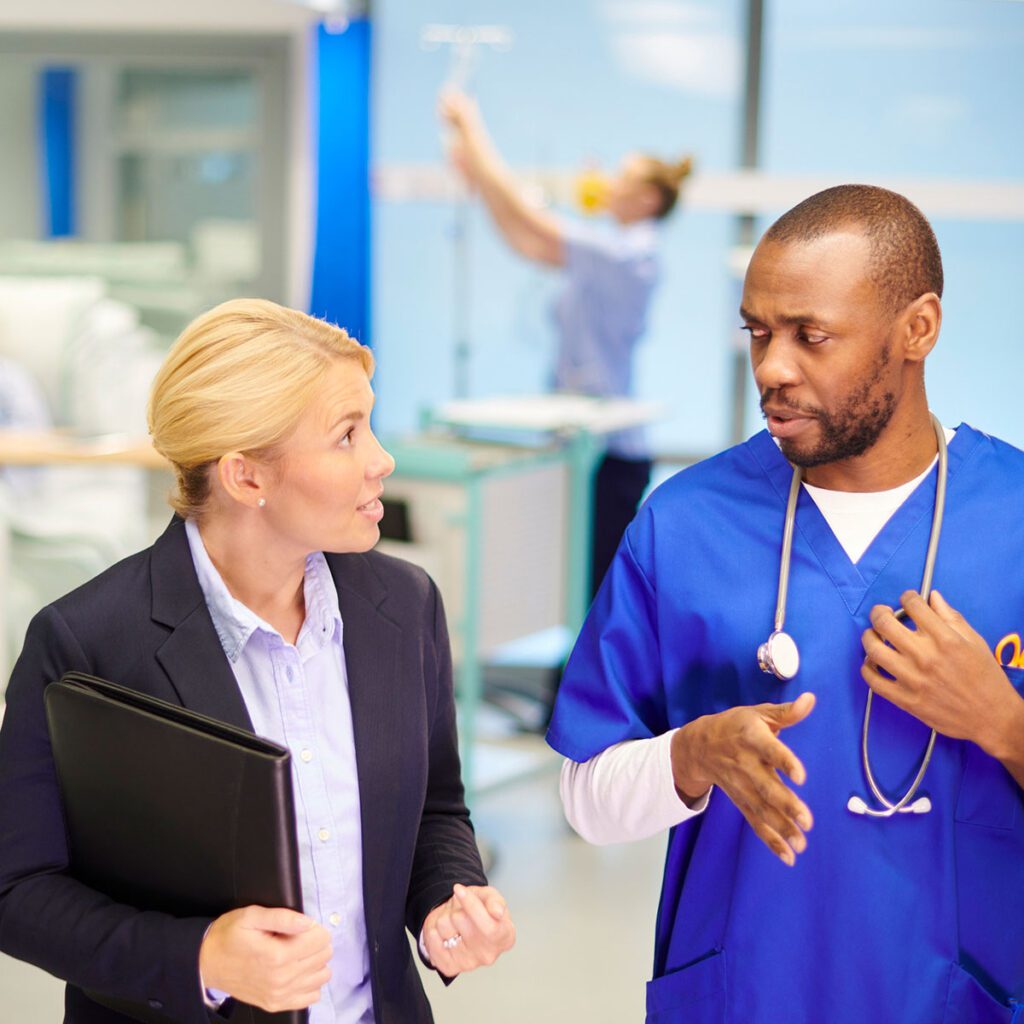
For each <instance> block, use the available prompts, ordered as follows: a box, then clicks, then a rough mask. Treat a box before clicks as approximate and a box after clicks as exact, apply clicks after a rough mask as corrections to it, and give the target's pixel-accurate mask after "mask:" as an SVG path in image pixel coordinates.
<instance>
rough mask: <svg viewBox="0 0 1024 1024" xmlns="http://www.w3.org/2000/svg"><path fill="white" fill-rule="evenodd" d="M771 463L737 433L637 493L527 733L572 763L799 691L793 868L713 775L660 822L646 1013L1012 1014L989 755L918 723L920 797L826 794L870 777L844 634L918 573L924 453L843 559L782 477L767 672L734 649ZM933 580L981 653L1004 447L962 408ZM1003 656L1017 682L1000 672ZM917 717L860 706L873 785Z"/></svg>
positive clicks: (763, 437) (1016, 995)
mask: <svg viewBox="0 0 1024 1024" xmlns="http://www.w3.org/2000/svg"><path fill="white" fill-rule="evenodd" d="M791 474H792V470H791V467H790V466H789V464H788V463H787V462H786V460H785V458H784V457H783V455H782V454H781V452H780V451H779V449H778V447H777V446H776V444H775V443H774V441H773V440H772V438H771V436H770V435H769V434H768V433H767V432H761V433H760V434H757V435H756V436H755V437H753V438H752V439H751V440H749V441H747V442H746V443H745V444H742V445H739V446H737V447H735V448H732V449H730V450H729V451H726V452H724V453H723V454H721V455H719V456H717V457H715V458H713V459H709V460H708V461H706V462H704V463H701V464H700V465H697V466H694V467H692V468H691V469H687V470H685V471H683V472H682V473H680V474H678V475H676V476H675V477H673V478H672V479H671V480H670V481H668V482H667V483H665V484H663V485H662V486H661V487H659V488H658V490H657V491H656V492H655V493H654V494H653V495H652V496H651V498H650V499H649V500H648V502H647V503H646V505H645V506H644V507H643V509H642V510H641V511H640V513H639V515H638V516H637V519H636V520H635V521H634V523H633V524H632V525H631V526H630V528H629V529H628V531H627V533H626V536H625V539H624V540H623V543H622V545H621V547H620V548H619V551H618V553H617V554H616V557H615V561H614V563H613V565H612V568H611V570H610V571H609V574H608V577H607V578H606V580H605V583H604V585H603V586H602V588H601V591H600V594H599V595H598V598H597V601H596V603H595V605H594V607H593V608H592V610H591V612H590V615H589V617H588V619H587V622H586V624H585V625H584V627H583V631H582V633H581V634H580V637H579V640H578V642H577V644H576V648H575V650H574V651H573V654H572V657H571V658H570V661H569V664H568V666H567V668H566V672H565V676H564V679H563V682H562V687H561V691H560V693H559V697H558V702H557V704H556V707H555V713H554V717H553V719H552V724H551V729H550V732H549V734H548V741H549V742H550V743H551V745H552V746H553V747H554V748H555V749H556V750H558V751H560V752H561V753H562V754H564V755H565V756H567V757H569V758H571V759H573V760H576V761H585V760H588V759H589V758H591V757H593V756H594V755H595V754H597V753H599V752H600V751H602V750H604V749H605V748H607V747H608V746H610V745H611V744H613V743H618V742H620V741H622V740H628V739H637V738H645V737H651V736H656V735H659V734H661V733H664V732H665V731H667V730H669V729H672V728H674V727H677V726H680V725H683V724H685V723H686V722H689V721H691V720H692V719H694V718H697V717H699V716H701V715H705V714H710V713H713V712H718V711H723V710H725V709H727V708H730V707H734V706H736V705H743V704H759V703H762V702H765V701H771V702H781V701H788V700H793V699H795V698H796V697H797V696H798V695H799V694H800V693H802V692H803V691H805V690H811V691H813V692H814V693H815V694H816V695H817V698H818V703H817V706H816V707H815V709H814V711H813V712H812V713H811V715H810V717H809V718H807V719H806V720H805V721H803V722H801V723H800V724H798V725H796V726H794V727H792V728H791V729H787V730H786V731H785V732H784V734H783V737H782V738H783V742H785V743H786V744H787V745H788V746H790V747H791V749H792V750H793V751H794V753H795V754H796V755H797V756H798V757H799V758H800V759H801V760H802V761H803V763H804V765H805V766H806V768H807V782H806V784H805V785H804V786H803V787H802V788H801V789H800V795H801V797H802V798H803V799H804V800H805V801H806V803H807V804H808V806H809V807H810V809H811V811H812V813H813V814H814V819H815V825H814V829H813V830H812V831H811V832H810V833H809V835H808V848H807V851H806V852H805V853H804V854H802V855H801V856H800V857H799V858H798V860H797V864H796V866H795V867H794V868H787V867H786V866H785V865H784V864H782V863H781V861H779V860H778V859H777V858H776V857H775V856H774V855H773V854H772V853H771V852H770V851H769V850H768V849H767V848H766V847H765V846H764V845H763V844H762V842H761V841H760V839H758V838H757V836H756V835H755V834H754V832H753V830H752V829H751V828H750V826H749V825H748V824H747V822H746V821H745V819H744V818H743V816H742V815H741V814H740V812H739V811H738V810H737V809H736V807H735V806H734V805H733V803H732V802H731V801H730V800H729V798H728V797H727V796H726V795H725V794H724V793H722V792H720V791H715V792H714V793H713V794H712V796H711V800H710V802H709V805H708V808H707V810H706V811H705V812H704V814H702V815H699V816H697V817H695V818H693V819H691V820H690V821H688V822H686V823H684V824H683V825H680V826H678V827H677V828H675V829H673V830H672V832H671V833H670V839H669V849H668V859H667V862H666V866H665V876H664V882H663V888H662V896H661V906H660V908H659V912H658V923H657V934H656V944H655V961H654V980H653V981H652V982H650V984H649V986H648V993H647V1011H648V1012H647V1021H648V1022H649V1024H667V1022H670V1021H671V1022H675V1021H679V1022H685V1024H709V1022H715V1024H778V1022H780V1021H784V1022H786V1024H820V1022H823V1021H829V1022H835V1024H864V1022H878V1024H954V1022H955V1024H966V1022H969V1024H989V1022H992V1024H995V1022H1009V1021H1011V1019H1013V1020H1017V1019H1020V1020H1024V1013H1021V1014H1020V1016H1019V1017H1014V1013H1015V1009H1014V1000H1015V999H1016V1000H1024V798H1022V793H1021V790H1020V788H1019V787H1018V786H1017V784H1016V783H1015V782H1014V780H1013V778H1012V777H1011V776H1010V775H1009V773H1008V772H1007V771H1006V770H1005V769H1004V768H1003V766H1002V765H1001V764H1000V763H999V762H998V761H996V760H994V759H993V758H990V757H988V756H987V755H986V754H984V753H983V752H982V751H981V749H980V748H978V747H977V746H975V745H974V744H972V743H967V742H964V741H958V740H952V739H949V738H948V737H945V736H939V737H938V740H937V742H936V745H935V752H934V756H933V759H932V763H931V765H930V767H929V769H928V773H927V775H926V776H925V779H924V783H923V785H922V788H921V790H920V793H919V795H928V796H929V797H930V798H931V801H932V808H933V809H932V811H931V813H929V814H924V815H913V814H907V815H896V816H894V817H893V818H889V819H873V818H867V817H861V816H858V815H854V814H851V813H850V812H849V811H848V810H847V809H846V803H847V800H848V799H849V798H850V796H852V795H854V794H858V795H861V796H863V797H865V798H868V797H869V795H870V794H869V790H868V788H867V783H866V781H865V779H864V773H863V768H862V765H861V757H860V745H861V728H862V723H863V715H864V704H865V700H866V697H867V692H868V689H867V686H866V684H865V683H864V682H863V680H862V679H861V676H860V666H861V664H862V661H863V657H864V653H863V648H862V646H861V641H860V636H861V633H862V632H863V630H864V629H866V628H867V627H868V625H869V621H868V613H869V611H870V609H871V607H872V606H873V605H875V604H888V605H890V606H892V605H896V604H897V603H898V600H899V596H900V594H901V593H902V592H903V591H904V590H908V589H917V588H918V587H919V586H920V581H921V574H922V571H923V567H924V559H925V549H926V547H927V543H928V537H929V531H930V527H931V519H932V510H933V507H934V497H935V479H936V471H935V470H934V469H933V470H932V472H931V473H930V474H929V475H928V476H927V477H926V478H925V480H924V481H923V482H922V483H921V485H920V486H919V487H918V488H917V489H916V490H915V491H914V493H913V494H912V495H911V496H910V497H909V498H908V499H907V500H906V502H905V503H904V504H903V505H902V506H901V507H900V508H899V510H898V511H897V512H896V513H895V514H894V515H893V517H892V518H891V519H890V520H889V522H888V523H887V524H886V525H885V526H884V527H883V529H882V530H881V532H880V533H879V534H878V536H877V537H876V538H875V540H874V541H873V542H872V544H871V546H870V547H869V548H868V550H867V551H866V552H865V554H864V555H863V557H862V558H861V560H860V561H859V562H857V563H856V564H853V563H852V562H850V560H849V558H848V557H847V555H846V553H845V552H844V550H843V548H842V547H841V546H840V544H839V542H838V541H837V540H836V538H835V536H834V535H833V533H832V531H831V530H830V529H829V527H828V525H827V523H826V522H825V520H824V518H823V517H822V515H821V513H820V512H819V510H818V508H817V506H816V505H815V504H814V502H813V500H812V499H811V498H810V496H809V495H808V494H807V493H806V492H803V493H801V495H800V501H799V506H798V509H797V516H796V530H795V532H794V539H793V559H792V569H791V576H790V585H789V600H788V609H787V617H786V629H787V632H790V633H791V634H792V635H793V637H794V639H795V640H796V642H797V644H798V645H799V648H800V653H801V666H800V671H799V673H798V675H797V676H796V678H795V679H794V680H792V681H790V682H788V683H785V682H781V681H779V680H777V679H775V677H774V676H768V675H766V674H764V673H763V672H761V670H760V669H759V668H758V665H757V658H756V651H757V647H758V645H759V644H760V643H762V642H763V641H764V640H765V639H766V638H767V636H768V634H769V633H770V632H771V629H772V621H773V617H774V612H775V599H776V592H777V586H778V574H779V553H780V549H781V538H782V530H783V522H784V518H785V510H786V498H787V494H788V491H789V485H790V479H791ZM935 587H936V588H937V589H938V590H940V591H941V592H942V594H943V596H944V597H946V598H947V600H948V601H949V602H950V603H951V604H952V605H953V606H954V607H955V608H957V609H958V610H959V611H960V612H962V613H963V615H964V616H965V617H966V619H967V620H968V622H970V623H971V625H972V626H973V627H974V628H975V629H976V630H977V631H978V632H979V633H980V634H981V635H982V636H983V637H985V639H986V640H987V641H988V644H989V647H990V649H992V650H994V649H995V647H996V645H997V644H998V643H999V641H1000V640H1001V639H1002V638H1003V637H1005V636H1007V635H1008V634H1011V633H1019V634H1022V635H1024V453H1022V452H1020V451H1018V450H1017V449H1015V448H1012V447H1010V446H1009V445H1006V444H1004V443H1003V442H1000V441H998V440H994V439H992V438H990V437H988V436H986V435H984V434H981V433H979V432H978V431H976V430H974V429H972V428H971V427H968V426H965V425H961V426H960V427H959V428H958V430H957V432H956V436H955V437H954V438H953V440H952V441H951V442H950V445H949V484H948V493H947V501H946V513H945V523H944V526H943V530H942V538H941V541H940V544H939V551H938V560H937V564H936V571H935ZM1006 672H1007V674H1008V675H1009V677H1010V679H1011V681H1012V682H1013V684H1014V686H1015V687H1016V688H1017V690H1018V691H1019V692H1020V691H1022V687H1024V669H1014V668H1007V669H1006ZM928 733H929V730H928V729H927V728H926V727H925V726H924V725H923V724H922V723H921V722H919V721H917V720H916V719H914V718H912V717H910V716H909V715H907V714H905V713H904V712H902V711H900V710H899V709H898V708H896V707H895V706H893V705H892V704H889V703H888V702H886V701H884V700H878V701H875V703H874V710H873V714H872V719H871V747H870V749H871V762H872V767H873V770H874V773H875V776H876V778H877V779H878V782H879V785H880V786H881V787H882V789H883V791H884V792H887V793H888V795H889V796H890V798H893V799H895V798H896V797H899V796H902V794H903V793H904V792H905V791H906V788H907V786H908V785H909V783H910V781H911V779H912V778H913V776H914V774H915V772H916V770H917V767H918V765H919V764H920V760H921V756H922V754H923V752H924V749H925V746H926V744H927V741H928ZM1021 742H1022V743H1024V737H1021ZM869 802H871V801H869ZM871 804H872V806H873V802H871ZM609 913H614V907H610V908H609Z"/></svg>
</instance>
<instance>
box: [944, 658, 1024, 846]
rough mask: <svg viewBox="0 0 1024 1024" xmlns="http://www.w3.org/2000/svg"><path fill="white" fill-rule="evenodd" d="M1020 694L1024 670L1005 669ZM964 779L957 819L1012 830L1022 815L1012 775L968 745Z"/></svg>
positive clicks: (1019, 792) (980, 750) (971, 744)
mask: <svg viewBox="0 0 1024 1024" xmlns="http://www.w3.org/2000/svg"><path fill="white" fill-rule="evenodd" d="M1003 671H1004V672H1005V673H1006V674H1007V676H1008V677H1009V679H1010V682H1011V683H1013V685H1014V687H1015V688H1016V690H1017V692H1018V693H1020V694H1022V695H1024V669H1021V668H1005V667H1004V668H1003ZM964 746H965V754H964V778H963V784H962V785H961V787H960V796H959V798H958V799H957V804H956V820H957V821H959V822H963V823H965V824H968V825H985V826H987V827H989V828H1003V829H1012V828H1014V827H1015V825H1016V822H1017V815H1019V814H1020V813H1021V791H1020V787H1019V786H1018V785H1017V783H1016V782H1014V780H1013V777H1012V776H1011V775H1010V773H1009V772H1008V771H1007V770H1006V769H1005V768H1004V767H1003V766H1002V765H1001V764H1000V763H999V762H998V761H997V760H996V759H995V758H994V757H989V755H988V754H986V753H985V752H984V751H983V750H982V749H981V748H980V747H978V746H975V745H974V744H973V743H967V744H965V745H964Z"/></svg>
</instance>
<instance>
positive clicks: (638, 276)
mask: <svg viewBox="0 0 1024 1024" xmlns="http://www.w3.org/2000/svg"><path fill="white" fill-rule="evenodd" d="M562 231H563V242H564V246H565V273H564V277H565V286H564V288H563V289H562V292H561V293H560V294H559V296H558V298H557V300H556V301H555V305H554V309H553V314H554V319H555V324H556V326H557V328H558V339H559V345H558V359H557V362H556V365H555V374H554V386H555V388H556V389H558V390H559V391H574V392H578V393H580V394H584V395H594V396H597V397H601V398H610V397H614V398H624V397H627V396H629V395H630V394H631V393H632V387H633V355H634V350H635V349H636V345H637V342H639V340H640V338H641V337H642V336H643V333H644V330H645V329H646V327H647V311H648V308H649V306H650V301H651V295H652V294H653V291H654V287H655V285H656V284H657V281H658V261H657V246H658V230H657V227H656V226H655V222H654V221H650V220H644V221H640V222H638V223H636V224H627V225H622V224H604V225H597V224H585V223H581V222H579V221H565V222H563V223H562ZM608 449H609V451H611V452H613V453H614V454H616V455H621V456H623V457H625V458H644V457H646V454H647V449H646V445H645V443H644V432H643V430H642V429H641V428H633V429H630V430H623V431H619V432H618V433H615V434H612V435H610V436H609V437H608Z"/></svg>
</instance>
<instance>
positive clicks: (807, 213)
mask: <svg viewBox="0 0 1024 1024" xmlns="http://www.w3.org/2000/svg"><path fill="white" fill-rule="evenodd" d="M843 229H854V230H860V231H862V232H863V233H864V234H865V235H866V236H867V238H868V239H869V241H870V244H871V269H870V271H869V276H870V278H871V280H872V282H873V283H874V284H875V286H876V287H877V289H878V294H879V298H880V299H881V300H882V302H883V303H884V305H885V306H886V308H887V309H888V310H889V311H890V312H892V313H897V312H899V311H900V310H901V309H903V308H904V307H905V306H907V305H908V304H909V303H911V302H913V301H914V300H915V299H917V298H919V297H920V296H922V295H924V294H926V293H927V292H934V293H935V294H936V295H938V296H939V297H940V298H941V297H942V255H941V253H940V252H939V243H938V242H937V241H936V239H935V232H934V231H932V227H931V225H930V224H929V223H928V221H927V220H926V218H925V216H924V214H923V213H921V211H920V210H919V209H918V208H917V207H916V206H915V205H914V204H913V203H912V202H911V201H910V200H909V199H907V198H906V196H901V195H899V193H897V192H890V191H889V190H888V189H884V188H879V187H878V186H876V185H837V186H836V187H835V188H827V189H825V191H824V192H818V193H817V194H816V195H813V196H811V197H810V198H809V199H805V200H804V201H803V202H802V203H800V204H798V205H797V206H794V207H793V209H792V210H790V211H789V212H788V213H784V214H783V215H782V216H781V217H780V218H779V219H778V220H777V221H776V222H775V223H774V224H773V225H772V226H771V227H770V228H769V229H768V230H767V231H766V232H765V236H764V238H765V240H766V241H771V242H780V243H790V242H801V241H810V240H812V239H815V238H820V237H822V236H823V235H828V234H831V233H832V232H834V231H841V230H843Z"/></svg>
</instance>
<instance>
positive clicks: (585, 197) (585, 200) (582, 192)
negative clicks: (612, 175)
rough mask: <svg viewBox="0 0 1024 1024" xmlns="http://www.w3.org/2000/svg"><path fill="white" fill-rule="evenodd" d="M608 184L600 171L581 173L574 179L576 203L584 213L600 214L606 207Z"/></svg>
mask: <svg viewBox="0 0 1024 1024" xmlns="http://www.w3.org/2000/svg"><path fill="white" fill-rule="evenodd" d="M609 187H610V183H609V181H608V178H607V177H606V176H605V175H604V174H602V173H601V172H600V171H596V170H588V171H583V172H582V173H581V174H580V175H579V177H578V178H577V179H576V202H577V203H578V204H579V207H580V209H581V210H583V212H584V213H601V212H602V211H603V210H605V209H606V208H607V206H608V192H609Z"/></svg>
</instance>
